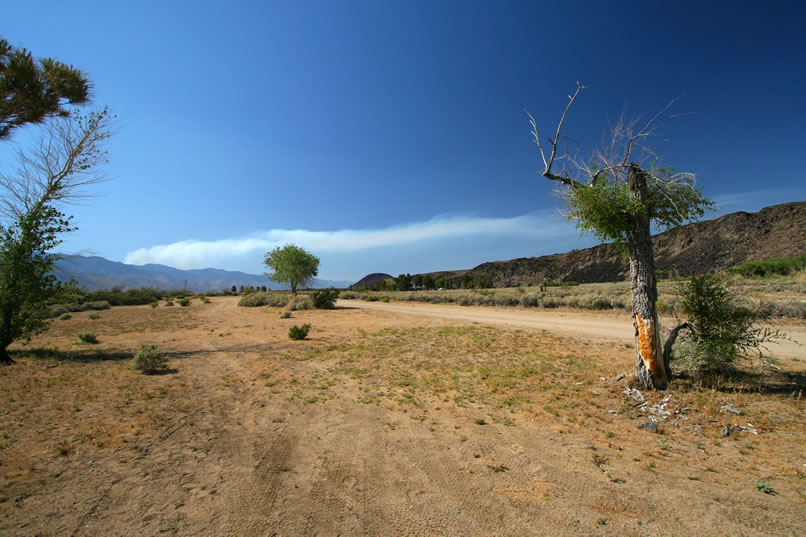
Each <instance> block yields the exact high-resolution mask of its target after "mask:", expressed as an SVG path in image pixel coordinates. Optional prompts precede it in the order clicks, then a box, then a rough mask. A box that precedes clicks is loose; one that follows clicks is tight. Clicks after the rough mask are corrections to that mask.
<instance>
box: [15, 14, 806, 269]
mask: <svg viewBox="0 0 806 537" xmlns="http://www.w3.org/2000/svg"><path fill="white" fill-rule="evenodd" d="M804 16H806V8H803V7H801V5H800V3H798V2H786V3H784V2H774V1H773V2H765V3H764V4H763V7H762V5H761V4H759V3H757V2H725V3H723V4H721V5H719V4H718V3H716V2H665V3H660V2H645V1H643V2H617V3H611V2H550V3H549V2H536V1H533V2H516V1H508V2H471V1H456V2H439V1H408V2H380V1H366V2H358V1H346V0H345V1H339V2H336V1H316V2H309V1H294V2H237V1H230V2H226V3H224V2H205V1H195V2H172V1H162V2H149V1H142V2H136V3H135V2H128V3H123V2H120V3H118V2H81V1H78V2H50V1H40V2H35V3H34V2H15V3H11V4H9V5H4V6H3V15H2V27H0V33H1V35H2V36H3V37H5V38H6V39H7V40H8V41H9V42H11V44H12V45H15V46H20V47H27V48H28V49H29V50H31V51H32V52H33V53H34V54H35V55H36V56H43V57H44V56H52V57H55V58H57V59H59V60H62V61H64V62H66V63H70V64H72V65H74V66H76V67H79V68H81V69H82V70H84V71H85V72H86V73H88V74H89V76H90V77H91V79H92V80H93V83H94V103H95V105H97V106H103V105H109V106H110V107H111V108H112V109H113V110H114V112H115V113H116V114H117V116H118V129H119V133H118V135H116V136H115V138H114V139H113V140H112V141H111V143H110V146H109V149H110V152H111V162H110V164H109V167H108V172H109V173H110V174H111V175H113V176H114V177H115V180H113V181H111V182H108V183H105V184H103V185H101V186H100V187H99V192H100V196H99V197H98V198H96V199H94V200H91V201H90V202H89V203H86V204H83V205H81V206H78V207H71V208H70V212H71V213H72V214H74V215H75V221H76V224H77V225H78V226H79V230H78V231H76V232H75V233H73V234H71V235H70V236H69V238H68V240H67V241H66V243H65V245H64V249H66V250H68V251H71V252H84V253H93V254H96V255H101V256H103V257H106V258H108V259H112V260H117V261H127V262H132V263H138V264H139V263H146V262H156V263H163V264H166V265H171V266H176V267H179V268H203V267H210V266H212V267H217V268H224V269H231V270H243V271H245V272H251V273H261V272H262V271H263V270H264V267H263V265H262V259H263V255H264V254H265V252H266V251H267V250H269V249H271V248H272V247H273V246H274V245H277V244H284V243H285V242H294V243H296V244H298V245H300V246H303V247H305V248H307V249H309V250H310V251H312V252H313V253H315V254H317V255H318V256H319V257H320V258H321V259H322V264H321V267H320V276H321V277H324V278H329V279H343V280H356V279H358V278H360V277H362V276H363V275H365V274H366V273H369V272H388V273H391V274H395V275H396V274H399V273H401V272H411V273H415V272H424V271H432V270H440V269H458V268H471V267H473V266H475V265H477V264H479V263H482V262H485V261H492V260H500V259H511V258H514V257H526V256H534V255H542V254H549V253H555V252H561V251H567V250H569V249H573V248H580V247H586V246H590V245H593V244H594V241H593V240H592V239H591V238H587V237H581V236H580V235H579V233H578V232H577V231H576V229H575V228H574V226H573V224H572V223H568V222H565V220H564V219H563V218H562V216H560V215H559V214H558V209H559V205H560V203H559V201H558V200H557V198H556V197H554V196H553V195H552V190H553V184H550V182H549V181H548V180H546V179H544V178H542V177H540V175H539V171H540V164H541V163H540V158H539V155H538V153H537V150H536V147H535V145H534V143H533V141H532V139H531V137H530V127H529V124H528V121H527V118H526V116H525V114H524V112H523V109H522V107H526V108H528V109H529V110H530V111H531V113H532V114H533V115H534V116H535V118H536V119H537V121H538V124H539V126H540V127H541V128H542V129H543V130H545V131H548V130H550V129H552V128H553V127H554V126H555V124H556V121H557V118H558V116H559V114H560V113H561V111H562V108H563V107H564V105H565V102H566V100H567V95H568V94H569V93H570V92H572V91H573V90H574V88H575V85H576V81H580V82H582V83H584V84H585V85H587V86H589V89H587V90H586V91H585V92H584V93H583V94H582V96H581V97H580V99H579V100H578V103H577V105H576V106H575V108H574V110H573V111H572V115H571V118H570V122H569V131H568V132H569V134H570V135H572V136H573V137H574V138H575V139H576V140H577V141H578V142H579V146H580V150H581V152H582V153H587V152H589V151H590V150H591V149H593V146H594V145H595V144H596V143H598V142H600V141H601V137H602V133H603V132H604V131H605V130H606V129H607V127H608V125H609V124H610V123H611V122H613V121H615V119H617V118H618V116H619V115H620V114H621V113H622V111H625V110H626V112H627V114H628V115H631V116H639V115H641V116H644V117H647V116H650V115H652V114H654V113H655V112H657V111H658V110H659V109H661V108H662V107H663V106H665V105H666V104H667V103H668V102H669V101H670V100H671V99H673V98H675V97H681V98H680V100H679V101H678V102H677V103H676V105H675V108H674V109H673V111H674V112H678V113H690V115H687V116H685V117H682V118H679V119H675V120H673V121H670V122H667V123H666V124H665V127H664V130H663V134H664V140H668V141H664V142H663V143H660V144H659V150H660V152H661V154H662V155H663V157H664V159H663V161H664V162H665V163H667V164H669V165H673V166H674V167H676V168H677V169H680V170H684V171H690V172H694V173H696V174H697V175H698V177H699V184H701V185H702V186H703V188H704V191H705V193H706V194H707V195H708V196H710V197H711V198H713V199H714V200H715V201H716V202H717V204H718V206H719V211H720V212H722V213H726V212H733V211H737V210H745V211H755V210H758V209H759V208H761V207H764V206H767V205H771V204H775V203H783V202H787V201H800V200H804V199H806V177H805V176H806V174H805V173H804V172H803V167H802V156H801V155H802V152H803V151H804V149H803V148H804V146H805V145H806V144H805V143H804V142H806V127H804V125H806V121H804V120H806V99H804V88H805V87H806V69H805V68H804V66H806V37H804V36H806V33H805V32H803V29H802V23H803V20H804ZM27 135H28V133H21V134H20V135H18V136H15V138H14V142H13V143H12V144H2V146H0V167H2V168H3V169H8V166H9V165H10V164H11V160H10V159H11V153H12V150H13V149H14V145H15V144H16V145H20V144H24V143H25V140H26V137H27Z"/></svg>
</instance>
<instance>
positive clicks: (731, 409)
mask: <svg viewBox="0 0 806 537" xmlns="http://www.w3.org/2000/svg"><path fill="white" fill-rule="evenodd" d="M719 411H720V412H722V413H723V414H724V413H725V412H730V413H731V414H736V415H737V416H741V415H742V414H744V412H742V411H741V410H739V409H738V408H736V407H735V406H733V405H731V404H727V405H722V408H720V409H719Z"/></svg>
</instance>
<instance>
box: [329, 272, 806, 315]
mask: <svg viewBox="0 0 806 537" xmlns="http://www.w3.org/2000/svg"><path fill="white" fill-rule="evenodd" d="M684 281H685V280H661V281H660V282H658V293H659V300H658V310H659V313H660V314H661V315H667V316H673V315H676V316H679V315H681V313H682V309H681V307H680V301H679V299H678V297H677V292H678V288H679V287H680V285H681V284H682V283H683V282H684ZM726 281H727V283H728V286H729V288H730V290H731V292H733V293H734V294H736V295H737V296H740V297H742V298H744V299H747V300H749V301H751V302H754V303H755V304H757V305H761V306H763V307H765V308H768V309H769V310H770V313H771V315H772V316H773V317H790V318H795V319H804V318H806V298H805V296H806V271H801V272H798V273H795V274H793V275H790V276H781V277H775V278H766V279H758V278H755V279H754V278H745V277H743V276H741V275H731V276H729V277H727V279H726ZM386 297H388V298H389V299H391V300H400V301H407V302H426V303H432V304H458V305H460V306H495V307H522V308H545V309H554V308H578V309H587V310H610V309H613V310H629V309H630V307H631V304H632V298H631V295H630V287H629V282H626V281H624V282H611V283H588V284H581V285H573V286H565V287H562V286H560V287H552V286H549V287H545V288H543V289H541V288H540V287H517V288H494V289H445V290H442V291H365V292H360V293H358V292H348V293H343V294H342V295H341V298H345V299H359V300H366V301H370V302H375V301H381V300H384V301H385V300H386Z"/></svg>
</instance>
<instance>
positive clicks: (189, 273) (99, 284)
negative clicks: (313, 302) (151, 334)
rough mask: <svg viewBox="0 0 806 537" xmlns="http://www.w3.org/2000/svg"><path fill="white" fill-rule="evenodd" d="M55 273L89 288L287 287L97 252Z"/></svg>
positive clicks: (317, 283) (65, 262)
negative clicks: (127, 260)
mask: <svg viewBox="0 0 806 537" xmlns="http://www.w3.org/2000/svg"><path fill="white" fill-rule="evenodd" d="M53 274H54V275H55V276H56V278H58V279H59V281H63V282H67V281H70V280H71V279H75V280H76V281H77V282H78V285H79V286H80V287H84V288H86V289H87V290H89V291H95V290H98V289H111V288H112V287H117V286H120V287H124V288H126V289H132V288H137V287H158V288H160V289H183V288H187V289H190V290H192V291H196V292H199V293H200V292H204V291H220V290H223V289H229V288H231V287H232V286H233V285H234V286H236V287H239V288H240V286H241V285H244V286H246V287H259V286H263V285H265V286H266V287H268V288H270V289H273V290H283V289H288V287H287V286H285V285H282V284H279V283H277V282H273V281H271V280H269V279H268V278H267V277H266V276H259V275H257V274H247V273H245V272H236V271H230V270H221V269H214V268H208V269H194V270H180V269H176V268H173V267H168V266H165V265H154V264H149V265H127V264H126V263H120V262H117V261H109V260H108V259H104V258H103V257H96V256H66V257H64V258H63V259H60V260H59V261H57V262H56V264H55V266H54V269H53ZM350 283H351V282H345V281H334V280H320V279H317V278H314V279H313V280H312V281H311V283H310V287H311V288H313V289H323V288H327V287H336V288H345V287H348V286H349V285H350Z"/></svg>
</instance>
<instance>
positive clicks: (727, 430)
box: [722, 425, 733, 438]
mask: <svg viewBox="0 0 806 537" xmlns="http://www.w3.org/2000/svg"><path fill="white" fill-rule="evenodd" d="M732 430H733V429H732V428H731V426H730V425H725V426H724V427H722V438H726V437H728V436H730V432H731V431H732Z"/></svg>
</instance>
